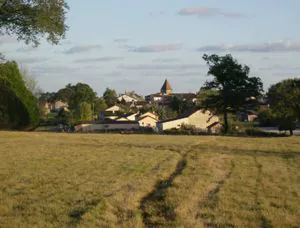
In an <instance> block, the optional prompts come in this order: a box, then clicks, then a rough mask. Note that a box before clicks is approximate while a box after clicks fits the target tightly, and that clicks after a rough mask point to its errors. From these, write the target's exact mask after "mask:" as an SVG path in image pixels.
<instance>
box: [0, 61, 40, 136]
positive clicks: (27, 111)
mask: <svg viewBox="0 0 300 228" xmlns="http://www.w3.org/2000/svg"><path fill="white" fill-rule="evenodd" d="M38 123H39V111H38V108H37V99H36V98H35V97H34V96H33V94H32V93H31V92H30V91H29V90H28V89H27V88H26V86H25V83H24V81H23V79H22V76H21V74H20V71H19V68H18V65H17V64H16V63H15V62H6V63H3V64H0V128H1V129H17V130H28V129H32V128H34V127H36V126H37V125H38Z"/></svg>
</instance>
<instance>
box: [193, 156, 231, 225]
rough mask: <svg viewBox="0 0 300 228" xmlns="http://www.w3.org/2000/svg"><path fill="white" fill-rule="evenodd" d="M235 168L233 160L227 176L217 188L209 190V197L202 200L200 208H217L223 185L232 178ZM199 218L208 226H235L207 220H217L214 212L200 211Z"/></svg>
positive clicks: (218, 183)
mask: <svg viewBox="0 0 300 228" xmlns="http://www.w3.org/2000/svg"><path fill="white" fill-rule="evenodd" d="M234 168H235V164H234V162H233V161H231V166H230V170H229V172H228V173H227V174H226V176H225V177H224V178H223V179H222V180H220V181H218V182H217V185H216V186H215V188H213V189H212V190H211V191H209V193H208V194H207V198H206V199H205V200H203V201H202V202H200V208H209V209H210V210H213V209H215V208H216V207H217V206H218V203H219V196H218V194H219V192H220V190H221V189H222V187H223V185H224V184H225V182H226V181H227V180H228V179H230V177H231V175H232V173H233V170H234ZM196 218H197V219H201V220H203V221H204V225H205V226H206V227H234V225H232V224H230V223H226V224H217V223H213V222H206V221H207V220H208V221H213V220H215V216H214V215H213V214H209V213H198V214H197V215H196Z"/></svg>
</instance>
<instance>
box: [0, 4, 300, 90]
mask: <svg viewBox="0 0 300 228" xmlns="http://www.w3.org/2000/svg"><path fill="white" fill-rule="evenodd" d="M67 2H68V4H69V6H70V10H69V12H68V13H67V21H66V23H67V25H68V26H69V30H68V31H67V33H66V39H64V40H62V41H61V42H60V44H59V45H56V46H53V45H50V44H48V43H47V42H46V41H44V40H42V42H41V44H40V46H39V47H37V48H33V47H32V46H27V45H26V44H25V43H24V42H17V41H16V40H14V39H13V38H11V37H7V36H2V37H0V51H1V52H2V53H4V55H5V57H6V58H7V59H13V60H16V61H17V62H18V63H19V64H20V67H21V68H22V69H26V70H27V71H28V72H29V74H30V75H32V76H33V77H35V78H36V80H37V81H38V83H39V85H40V87H41V88H42V89H43V90H44V91H48V92H55V91H57V90H59V89H60V88H63V87H64V86H65V85H66V84H68V83H72V84H75V83H78V82H82V83H87V84H89V85H90V86H91V87H92V88H93V89H94V90H95V91H96V92H97V93H98V95H102V93H103V92H104V90H105V88H107V87H110V88H114V89H116V90H117V92H118V93H124V92H125V91H132V90H134V91H136V92H137V93H139V94H142V95H147V94H150V93H155V92H158V91H159V90H160V88H161V86H162V84H163V82H164V80H165V79H166V78H167V79H168V80H169V82H170V84H171V86H172V87H173V91H174V92H197V91H198V90H199V88H200V87H201V86H202V85H203V83H204V82H205V81H206V80H210V79H211V76H208V75H207V71H208V68H207V66H206V65H205V62H204V60H203V59H202V56H203V54H205V53H207V54H218V55H225V54H228V53H231V54H232V56H233V57H234V58H236V59H237V60H238V61H239V62H240V63H242V64H246V65H248V66H249V67H250V69H251V72H250V74H251V76H257V77H260V78H261V79H262V81H263V83H264V88H265V89H268V87H269V86H270V85H271V84H274V83H277V82H279V81H280V80H282V79H286V78H294V77H300V29H299V22H300V1H299V0H226V1H223V0H201V1H200V0H151V1H150V0H142V1H141V0H127V1H124V0H109V1H107V0H85V1H79V0H69V1H67Z"/></svg>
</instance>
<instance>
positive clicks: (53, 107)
mask: <svg viewBox="0 0 300 228" xmlns="http://www.w3.org/2000/svg"><path fill="white" fill-rule="evenodd" d="M39 107H40V108H44V109H45V112H46V113H47V114H48V113H50V112H51V111H52V112H58V111H60V110H62V109H64V110H68V107H69V105H68V103H67V102H63V101H61V100H58V101H53V102H40V103H39Z"/></svg>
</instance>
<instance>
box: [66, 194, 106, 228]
mask: <svg viewBox="0 0 300 228" xmlns="http://www.w3.org/2000/svg"><path fill="white" fill-rule="evenodd" d="M100 203H103V200H101V199H95V200H90V201H87V202H80V204H82V205H80V206H78V207H75V208H74V209H72V210H71V211H70V212H69V213H68V216H69V218H70V221H69V225H71V226H74V225H77V224H79V223H80V221H81V220H82V217H83V216H84V215H85V214H86V213H88V212H89V211H91V210H92V209H93V208H95V207H97V206H98V205H99V204H100Z"/></svg>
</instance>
